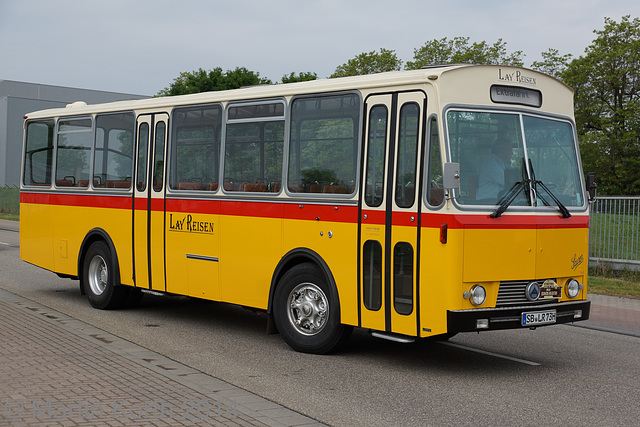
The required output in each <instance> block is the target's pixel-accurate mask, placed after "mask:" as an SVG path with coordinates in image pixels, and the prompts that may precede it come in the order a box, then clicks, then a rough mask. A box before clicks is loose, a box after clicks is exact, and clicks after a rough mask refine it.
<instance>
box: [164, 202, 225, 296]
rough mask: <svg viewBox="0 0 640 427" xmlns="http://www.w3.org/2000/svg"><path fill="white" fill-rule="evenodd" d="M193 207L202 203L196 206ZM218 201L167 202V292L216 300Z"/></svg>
mask: <svg viewBox="0 0 640 427" xmlns="http://www.w3.org/2000/svg"><path fill="white" fill-rule="evenodd" d="M196 206H204V208H201V209H197V208H196ZM218 209H219V202H218V201H207V202H202V203H199V204H198V205H196V204H195V203H191V204H190V203H189V202H188V201H176V200H168V201H167V215H166V218H165V236H166V258H165V259H166V268H167V291H168V292H172V293H175V294H180V295H189V296H192V297H196V298H202V299H209V300H215V301H219V300H220V286H219V280H218V278H219V277H218V276H219V261H218V260H217V259H218V257H219V255H220V253H219V239H220V222H219V216H218V215H217V214H210V213H205V212H217V211H218Z"/></svg>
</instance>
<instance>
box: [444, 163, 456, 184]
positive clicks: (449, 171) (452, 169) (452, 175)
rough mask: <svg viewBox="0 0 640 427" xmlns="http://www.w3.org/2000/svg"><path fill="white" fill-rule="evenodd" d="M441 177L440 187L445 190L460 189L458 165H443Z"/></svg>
mask: <svg viewBox="0 0 640 427" xmlns="http://www.w3.org/2000/svg"><path fill="white" fill-rule="evenodd" d="M442 175H443V177H442V186H443V187H444V188H445V189H446V190H455V189H458V188H460V163H451V162H448V163H445V164H444V169H443V171H442Z"/></svg>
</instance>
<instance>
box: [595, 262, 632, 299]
mask: <svg viewBox="0 0 640 427" xmlns="http://www.w3.org/2000/svg"><path fill="white" fill-rule="evenodd" d="M588 291H589V293H593V294H599V295H612V296H618V297H626V298H635V299H640V271H630V270H622V271H619V270H612V269H610V268H608V267H605V266H601V265H600V266H597V267H595V268H590V269H589V287H588Z"/></svg>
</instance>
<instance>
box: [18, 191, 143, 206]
mask: <svg viewBox="0 0 640 427" xmlns="http://www.w3.org/2000/svg"><path fill="white" fill-rule="evenodd" d="M20 203H31V204H38V205H54V206H76V207H95V208H112V209H131V196H129V195H127V196H107V195H99V196H98V195H94V194H82V195H80V194H52V193H39V192H38V193H24V192H23V193H21V194H20Z"/></svg>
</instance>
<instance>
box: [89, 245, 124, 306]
mask: <svg viewBox="0 0 640 427" xmlns="http://www.w3.org/2000/svg"><path fill="white" fill-rule="evenodd" d="M82 283H83V286H84V291H85V293H86V295H87V297H88V299H89V303H90V304H91V306H92V307H94V308H99V309H101V310H110V309H115V308H120V307H122V306H123V305H124V303H125V302H126V300H127V297H128V296H129V292H130V290H131V289H130V288H129V287H128V286H120V283H119V278H118V277H116V269H115V266H114V260H113V256H112V255H111V251H110V250H109V247H108V246H107V244H106V243H105V242H102V241H100V242H95V243H93V244H92V245H91V246H90V247H89V249H88V250H87V253H86V255H85V257H84V262H83V265H82Z"/></svg>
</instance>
